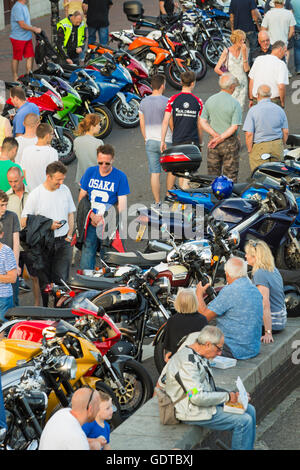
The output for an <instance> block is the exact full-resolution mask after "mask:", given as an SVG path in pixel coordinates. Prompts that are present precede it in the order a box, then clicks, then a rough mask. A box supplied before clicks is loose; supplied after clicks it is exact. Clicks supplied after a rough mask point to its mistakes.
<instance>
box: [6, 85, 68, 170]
mask: <svg viewBox="0 0 300 470" xmlns="http://www.w3.org/2000/svg"><path fill="white" fill-rule="evenodd" d="M5 85H6V88H7V89H9V88H12V86H14V85H16V83H14V82H5ZM43 88H44V90H47V91H45V92H44V93H43V94H38V95H36V94H34V92H33V91H32V90H30V87H29V88H26V90H25V92H26V94H27V95H28V96H27V97H26V100H27V101H28V102H29V103H34V104H36V105H37V106H38V108H39V111H40V116H41V121H42V122H46V123H48V124H50V125H51V127H52V129H53V132H54V137H53V140H52V142H51V146H52V147H54V148H55V149H56V150H57V152H58V157H59V160H61V161H62V162H63V163H64V162H66V163H67V162H69V161H71V160H72V159H73V158H72V155H73V153H74V151H73V141H74V136H73V134H72V133H71V132H70V131H68V130H67V129H66V128H64V127H61V126H58V125H57V124H55V123H54V120H53V115H54V114H55V113H56V112H58V111H61V110H62V109H63V108H64V105H63V102H62V99H61V97H60V95H59V94H58V93H57V92H56V91H55V89H54V88H53V87H52V86H51V85H50V84H49V83H48V82H47V81H46V80H43ZM2 115H3V116H5V117H8V118H9V117H13V116H14V115H15V108H14V106H13V104H12V101H11V99H10V98H9V99H8V100H7V101H6V104H5V106H4V109H3V113H2Z"/></svg>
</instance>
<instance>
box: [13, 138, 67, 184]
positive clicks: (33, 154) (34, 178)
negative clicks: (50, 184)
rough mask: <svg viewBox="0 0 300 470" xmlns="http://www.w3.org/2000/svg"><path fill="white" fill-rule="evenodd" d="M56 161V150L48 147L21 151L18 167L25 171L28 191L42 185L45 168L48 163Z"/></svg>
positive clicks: (43, 146)
mask: <svg viewBox="0 0 300 470" xmlns="http://www.w3.org/2000/svg"><path fill="white" fill-rule="evenodd" d="M57 161H58V153H57V150H55V149H54V148H53V147H51V146H50V145H42V146H39V145H32V146H31V147H26V148H25V149H24V150H23V154H22V159H21V163H20V165H21V167H22V168H23V170H24V171H26V182H27V185H28V189H29V191H32V190H33V189H35V188H37V186H39V185H40V184H42V183H44V181H45V179H46V168H47V166H48V165H49V163H52V162H57Z"/></svg>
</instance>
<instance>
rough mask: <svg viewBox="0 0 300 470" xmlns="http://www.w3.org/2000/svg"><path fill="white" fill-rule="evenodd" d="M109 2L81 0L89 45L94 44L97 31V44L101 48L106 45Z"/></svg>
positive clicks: (103, 0) (109, 0) (104, 0)
mask: <svg viewBox="0 0 300 470" xmlns="http://www.w3.org/2000/svg"><path fill="white" fill-rule="evenodd" d="M112 4H113V3H112V1H111V0H101V2H99V0H83V4H82V8H83V11H84V13H85V14H86V22H87V26H88V34H89V44H95V43H96V33H97V31H98V37H99V42H100V44H102V45H103V46H105V45H106V44H107V43H108V26H109V19H108V15H109V9H110V7H111V5H112Z"/></svg>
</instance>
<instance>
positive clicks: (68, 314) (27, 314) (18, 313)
mask: <svg viewBox="0 0 300 470" xmlns="http://www.w3.org/2000/svg"><path fill="white" fill-rule="evenodd" d="M74 317H75V315H74V314H73V313H72V310H71V309H70V308H48V307H28V306H25V307H23V306H19V307H13V308H9V309H8V310H7V311H6V313H5V318H6V319H8V320H12V319H14V318H28V319H31V320H32V319H35V320H36V319H41V320H45V319H49V320H61V319H62V318H63V319H65V320H67V319H71V318H73V319H74Z"/></svg>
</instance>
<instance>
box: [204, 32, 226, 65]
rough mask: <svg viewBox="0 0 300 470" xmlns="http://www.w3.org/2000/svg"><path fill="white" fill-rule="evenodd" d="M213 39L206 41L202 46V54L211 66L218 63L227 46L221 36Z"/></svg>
mask: <svg viewBox="0 0 300 470" xmlns="http://www.w3.org/2000/svg"><path fill="white" fill-rule="evenodd" d="M213 41H214V42H212V40H209V41H206V42H205V43H204V44H203V46H202V54H203V56H204V58H205V60H206V62H207V63H208V65H210V66H211V67H215V66H216V65H217V63H218V60H219V58H220V55H221V54H222V52H223V50H224V49H225V47H226V46H225V44H224V43H223V41H222V39H221V38H213Z"/></svg>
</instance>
